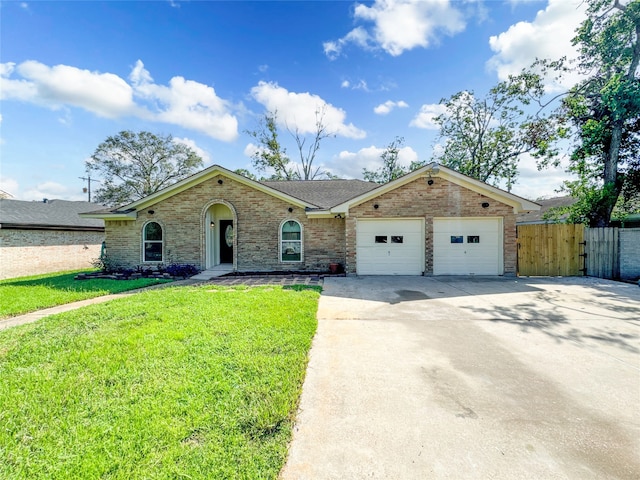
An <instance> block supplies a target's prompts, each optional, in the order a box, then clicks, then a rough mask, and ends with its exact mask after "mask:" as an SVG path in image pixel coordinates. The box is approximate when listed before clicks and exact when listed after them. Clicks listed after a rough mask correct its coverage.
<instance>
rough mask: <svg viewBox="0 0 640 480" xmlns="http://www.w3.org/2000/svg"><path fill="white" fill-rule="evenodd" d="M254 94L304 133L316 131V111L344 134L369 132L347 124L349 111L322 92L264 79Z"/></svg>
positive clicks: (284, 121)
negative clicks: (294, 89) (299, 89)
mask: <svg viewBox="0 0 640 480" xmlns="http://www.w3.org/2000/svg"><path fill="white" fill-rule="evenodd" d="M251 95H252V96H253V98H254V99H255V100H256V101H257V102H258V103H261V104H262V105H264V107H265V108H266V109H267V110H268V111H270V112H277V113H278V122H279V123H280V124H281V125H283V126H286V127H287V128H289V129H291V130H296V129H297V130H298V131H299V132H300V133H301V134H303V135H304V134H307V133H315V131H316V112H323V113H324V117H323V118H322V121H323V123H324V125H325V126H326V127H327V130H328V131H329V132H332V133H334V134H335V135H339V136H341V137H347V138H355V139H361V138H364V137H365V136H366V132H364V130H361V129H359V128H357V127H356V126H354V125H353V124H352V123H349V124H346V123H345V119H346V117H347V114H346V113H345V111H344V110H342V109H341V108H337V107H334V106H333V105H331V104H330V103H327V102H326V101H324V100H323V99H322V98H320V97H319V96H318V95H313V94H311V93H309V92H304V93H296V92H290V91H288V90H287V89H286V88H283V87H281V86H279V85H278V84H277V83H274V82H260V83H258V85H256V86H255V87H253V88H252V89H251Z"/></svg>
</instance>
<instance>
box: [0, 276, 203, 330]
mask: <svg viewBox="0 0 640 480" xmlns="http://www.w3.org/2000/svg"><path fill="white" fill-rule="evenodd" d="M198 283H200V282H197V281H194V280H191V279H189V278H188V279H186V280H178V281H175V282H169V283H160V284H158V285H151V286H149V287H143V288H137V289H135V290H129V291H127V292H122V293H114V294H111V295H103V296H101V297H95V298H88V299H87V300H80V301H78V302H71V303H65V304H64V305H57V306H55V307H51V308H45V309H43V310H36V311H35V312H30V313H25V314H24V315H17V316H15V317H9V318H5V319H3V320H0V330H4V329H6V328H11V327H16V326H18V325H24V324H27V323H33V322H37V321H38V320H40V319H41V318H44V317H48V316H49V315H55V314H56V313H62V312H68V311H70V310H76V309H78V308H82V307H86V306H87V305H95V304H97V303H104V302H109V301H111V300H115V299H117V298H124V297H129V296H131V295H135V294H136V293H140V292H143V291H146V290H154V289H158V288H167V287H175V286H187V285H196V284H198Z"/></svg>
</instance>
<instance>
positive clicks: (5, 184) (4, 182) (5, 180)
mask: <svg viewBox="0 0 640 480" xmlns="http://www.w3.org/2000/svg"><path fill="white" fill-rule="evenodd" d="M0 190H2V191H4V192H7V193H9V194H11V195H13V196H14V197H17V196H18V182H17V180H15V179H13V178H9V177H0Z"/></svg>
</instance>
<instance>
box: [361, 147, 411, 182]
mask: <svg viewBox="0 0 640 480" xmlns="http://www.w3.org/2000/svg"><path fill="white" fill-rule="evenodd" d="M402 145H404V138H403V137H396V138H395V140H393V141H392V142H391V143H390V144H389V145H387V148H385V150H384V152H382V155H380V158H382V163H383V165H382V167H380V168H379V169H377V170H368V169H366V168H363V169H362V175H363V177H364V179H365V180H367V181H368V182H376V183H388V182H391V181H392V180H395V179H396V178H399V177H401V176H402V175H405V174H407V173H409V172H411V171H413V170H416V169H417V168H420V167H421V166H423V165H424V164H423V163H420V162H411V165H410V166H409V167H403V166H402V165H400V164H399V163H398V155H399V154H400V150H401V149H402Z"/></svg>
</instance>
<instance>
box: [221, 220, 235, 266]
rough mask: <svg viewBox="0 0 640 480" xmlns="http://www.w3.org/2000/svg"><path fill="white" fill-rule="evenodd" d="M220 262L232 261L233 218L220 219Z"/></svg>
mask: <svg viewBox="0 0 640 480" xmlns="http://www.w3.org/2000/svg"><path fill="white" fill-rule="evenodd" d="M219 224H220V229H219V231H220V238H219V239H218V241H219V242H220V263H233V220H220V222H219Z"/></svg>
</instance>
